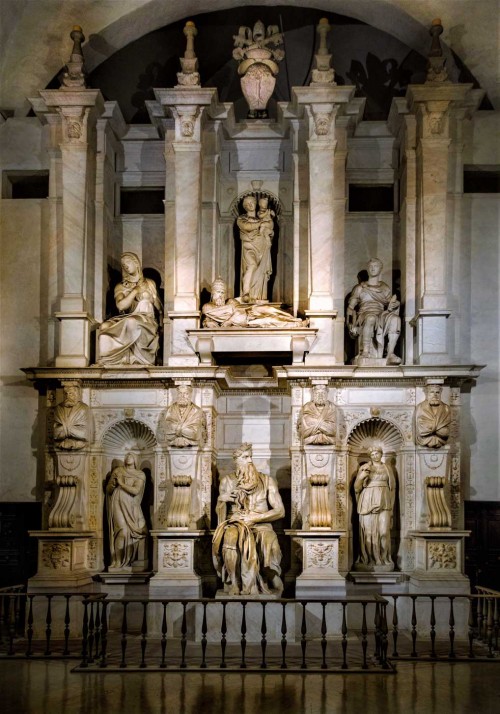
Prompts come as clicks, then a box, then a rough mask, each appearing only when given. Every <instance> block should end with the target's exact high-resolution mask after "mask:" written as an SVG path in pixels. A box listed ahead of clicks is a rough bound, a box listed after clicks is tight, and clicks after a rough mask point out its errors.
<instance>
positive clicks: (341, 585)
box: [285, 528, 346, 598]
mask: <svg viewBox="0 0 500 714" xmlns="http://www.w3.org/2000/svg"><path fill="white" fill-rule="evenodd" d="M285 532H286V534H287V535H289V536H291V537H292V538H293V540H294V541H295V542H296V543H298V544H299V546H300V547H301V548H302V573H301V574H300V575H299V576H298V577H297V580H296V585H295V597H296V598H302V597H303V598H317V597H323V596H324V597H341V596H343V595H345V589H346V583H345V577H344V576H343V575H341V574H340V573H339V540H340V538H341V537H342V536H345V531H332V530H330V529H329V528H318V529H315V530H310V531H292V530H290V531H285Z"/></svg>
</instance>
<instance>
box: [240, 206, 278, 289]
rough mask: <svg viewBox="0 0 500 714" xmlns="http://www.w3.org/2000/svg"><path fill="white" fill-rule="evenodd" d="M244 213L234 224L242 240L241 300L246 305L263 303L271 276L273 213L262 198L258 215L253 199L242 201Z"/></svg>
mask: <svg viewBox="0 0 500 714" xmlns="http://www.w3.org/2000/svg"><path fill="white" fill-rule="evenodd" d="M243 209H244V210H245V213H244V214H242V215H241V216H238V218H237V220H236V224H237V226H238V228H239V230H240V239H241V297H242V298H243V299H244V300H245V301H246V302H252V301H255V300H266V299H267V283H268V282H269V278H270V277H271V274H272V272H273V270H272V266H271V243H272V239H273V235H274V222H273V216H274V211H271V210H270V209H269V208H268V199H267V198H266V197H262V198H261V199H260V201H259V211H258V212H257V199H256V198H255V196H252V195H249V196H245V198H244V199H243Z"/></svg>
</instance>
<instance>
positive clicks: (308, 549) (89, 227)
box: [25, 20, 483, 598]
mask: <svg viewBox="0 0 500 714" xmlns="http://www.w3.org/2000/svg"><path fill="white" fill-rule="evenodd" d="M436 26H439V22H438V24H437V25H436V24H435V25H434V28H435V27H436ZM329 30H330V26H329V24H328V21H327V20H322V21H321V22H320V23H319V25H318V28H317V32H318V38H319V39H318V49H317V54H316V57H315V63H314V68H313V70H312V75H311V76H312V79H311V82H310V84H308V85H307V86H299V87H293V88H292V89H291V101H290V102H278V103H277V116H276V118H275V119H270V118H268V102H269V98H270V97H271V95H272V92H273V88H274V83H275V81H276V80H275V78H276V76H277V74H278V72H279V71H281V70H280V64H279V63H280V62H281V61H282V60H283V57H284V47H283V39H282V36H281V34H280V32H279V30H278V27H275V26H269V27H267V28H266V27H265V26H264V24H263V23H262V22H257V23H256V24H255V26H254V27H252V28H249V27H241V28H240V29H239V32H237V31H236V28H235V38H234V39H235V49H234V58H235V59H236V60H237V61H238V63H239V64H238V73H239V76H240V79H241V89H242V93H243V95H244V96H245V98H246V100H247V103H248V106H249V111H248V118H247V119H246V120H244V121H240V122H236V120H235V115H234V108H233V105H232V104H231V103H222V102H220V101H219V98H218V95H217V91H216V90H215V89H211V88H209V87H204V86H201V84H200V74H199V72H198V70H199V68H200V65H202V63H203V58H202V57H200V58H198V57H197V56H196V51H195V36H196V28H195V26H194V24H193V23H192V22H188V23H187V24H186V26H185V30H184V34H185V36H186V39H187V48H186V52H185V55H184V57H182V58H180V64H181V71H179V73H178V75H177V77H178V84H177V85H176V86H175V87H173V88H157V89H155V97H156V99H155V100H154V101H148V102H147V107H148V111H149V114H150V117H151V121H152V126H149V127H148V128H147V131H148V132H149V133H147V132H146V129H144V128H142V129H141V130H138V129H137V130H134V129H133V128H128V127H127V125H126V124H125V123H124V121H123V119H122V117H121V113H120V109H119V107H118V106H117V104H116V103H115V102H108V101H104V99H103V97H102V95H101V93H100V91H99V90H97V89H91V88H88V87H87V86H86V80H85V72H84V67H83V54H82V49H81V45H82V42H84V39H85V38H84V36H83V33H82V31H81V29H80V28H74V30H73V32H72V33H71V37H72V38H73V41H74V46H73V50H72V52H71V57H70V60H69V62H68V64H67V70H66V72H65V74H64V75H63V77H62V84H61V86H60V88H59V89H45V90H42V91H40V93H39V95H38V96H36V97H34V98H32V99H31V100H30V101H31V103H32V106H33V110H34V112H35V113H36V116H37V117H38V119H39V120H40V122H42V124H44V125H48V126H49V127H50V132H49V134H48V136H49V137H50V145H49V146H48V147H47V150H48V152H49V154H50V176H51V179H50V180H51V187H52V188H51V191H53V195H54V196H57V198H58V199H59V201H58V202H57V206H56V205H55V204H54V206H53V214H52V218H51V221H52V223H51V225H52V228H53V241H54V250H56V251H57V254H58V256H59V258H58V260H60V261H62V263H61V265H62V273H61V274H62V283H61V284H60V285H59V300H58V306H57V309H56V310H55V311H54V313H53V315H52V317H53V318H54V321H55V323H56V324H55V328H54V329H55V330H56V333H55V334H56V341H55V344H56V345H57V350H56V354H55V359H54V361H53V363H52V364H47V365H43V364H42V366H38V367H34V368H26V369H25V372H26V373H27V374H28V376H29V378H30V379H32V380H33V381H34V384H35V387H36V388H37V389H38V390H39V392H40V399H41V403H42V408H41V409H40V415H41V417H40V418H43V419H45V423H46V431H45V447H44V455H43V468H44V473H45V502H44V522H43V527H42V530H40V531H37V532H35V533H32V536H33V537H35V538H37V539H38V546H39V559H38V572H37V574H36V575H35V576H34V577H33V578H32V579H31V580H30V583H29V588H30V590H31V591H33V592H36V591H42V592H43V591H57V590H58V589H59V590H60V591H68V590H71V589H75V590H78V589H80V590H84V589H85V588H88V587H89V585H90V584H91V582H92V581H95V582H97V583H101V587H102V588H103V590H104V591H106V592H110V593H113V594H117V593H118V594H120V593H122V594H125V595H126V594H127V593H128V594H133V593H136V592H139V590H140V592H142V593H143V592H145V591H146V592H149V593H150V594H152V595H155V596H164V597H184V598H189V597H191V598H193V597H199V596H201V595H202V594H207V595H210V596H214V597H219V598H223V597H243V596H245V597H255V598H262V597H264V598H269V597H277V596H280V595H281V594H282V593H284V594H285V595H286V596H292V597H293V596H297V597H304V598H307V597H308V596H309V597H317V596H318V595H319V594H320V595H321V596H324V597H328V596H329V595H330V596H333V595H343V594H346V593H347V594H350V593H356V592H358V593H359V592H370V591H371V590H370V589H372V590H373V592H382V593H383V592H387V591H388V590H390V589H391V588H392V589H393V590H394V588H398V589H399V591H400V592H416V593H425V592H439V591H441V592H457V593H459V592H467V590H468V587H469V584H468V579H467V578H466V577H465V575H464V539H465V538H466V537H467V532H466V531H465V530H464V527H463V500H464V490H463V489H464V483H463V476H462V468H461V460H462V456H463V454H462V446H461V428H462V427H461V415H462V401H461V396H462V391H463V389H464V385H466V384H467V385H469V386H470V383H471V381H472V382H474V380H475V379H476V378H477V377H478V375H479V371H480V368H479V367H476V366H473V365H468V364H464V362H463V361H462V360H460V359H459V356H458V348H457V344H458V339H459V338H458V335H459V333H460V330H461V329H462V327H463V326H462V327H461V325H460V320H461V317H460V314H459V313H457V312H456V311H454V307H453V306H454V297H453V295H454V291H455V289H456V286H455V284H454V282H453V279H452V275H451V267H450V263H449V260H450V258H449V256H450V255H451V254H453V251H454V250H455V249H456V248H457V246H456V245H455V241H458V240H459V234H458V232H454V230H453V226H452V225H451V222H450V216H451V215H452V214H453V210H454V209H453V200H454V198H453V197H454V196H455V195H456V194H457V192H458V191H459V189H458V187H457V186H456V181H457V179H456V178H455V176H456V175H458V173H457V171H456V166H457V164H458V163H460V161H461V160H462V159H461V153H460V152H461V151H462V150H463V141H464V139H463V136H464V134H463V127H464V126H465V125H466V124H467V123H468V122H470V121H471V117H472V116H473V114H474V111H475V109H476V108H477V106H478V104H479V102H480V100H481V98H482V95H483V93H482V90H478V89H473V88H472V85H470V84H456V83H453V82H451V81H450V80H449V78H448V76H447V71H446V67H445V63H444V57H443V56H442V52H440V46H439V35H436V34H435V32H434V36H433V37H434V39H433V42H432V47H433V49H432V52H431V55H430V58H429V69H428V76H427V80H426V81H425V82H424V83H422V84H412V85H409V88H408V91H407V94H406V97H404V98H403V97H401V98H395V99H394V100H393V103H392V108H391V111H390V115H389V119H388V122H372V123H371V124H372V126H370V127H367V126H366V124H367V123H366V122H363V121H362V117H363V108H364V99H362V98H359V97H355V96H354V95H355V88H354V87H353V86H350V85H348V84H345V85H340V84H339V85H337V84H336V82H335V72H334V69H333V63H332V55H331V54H330V53H329V51H328V50H327V44H326V38H327V34H328V32H329ZM436 40H437V45H436ZM430 45H431V42H430V41H429V46H430ZM436 47H437V49H436ZM141 131H142V132H143V133H144V132H146V133H147V143H148V145H149V146H152V145H154V146H157V147H159V148H158V150H159V152H160V153H159V155H161V156H162V157H163V158H162V160H164V169H165V184H164V190H165V194H164V205H165V221H164V226H163V224H161V227H160V229H159V230H160V239H159V240H157V241H156V242H154V243H152V245H155V246H157V247H158V246H159V248H158V249H155V251H154V252H152V251H151V250H145V249H144V246H143V243H142V238H141V235H140V231H139V232H136V233H133V232H132V233H130V234H127V236H126V239H125V237H122V239H121V240H119V239H118V238H117V236H116V234H115V233H114V230H113V210H114V209H113V201H114V192H115V185H116V182H117V181H118V175H117V168H116V167H121V168H120V170H121V171H122V172H123V175H125V174H126V170H125V169H124V168H123V167H126V166H134V165H135V164H134V162H135V163H137V157H138V152H140V151H141V150H142V149H143V144H144V143H145V142H144V137H143V136H141V134H140V132H141ZM370 152H372V153H371V154H370V156H371V158H370V161H372V165H371V168H368V169H366V171H367V176H369V177H371V178H372V179H373V177H374V176H378V177H379V179H380V177H382V178H381V180H385V179H386V174H388V173H390V174H391V176H392V180H395V181H396V182H397V185H398V190H399V199H398V200H399V206H400V210H399V220H398V222H397V239H394V240H393V235H392V227H391V225H392V224H391V225H389V224H387V225H386V226H385V227H384V225H385V224H384V225H382V224H381V225H382V227H380V226H379V228H378V229H376V232H375V233H373V234H372V235H370V236H368V237H367V238H366V240H365V241H364V243H363V242H360V241H357V242H354V243H355V245H356V246H358V247H357V249H353V247H352V246H353V240H352V233H353V230H354V228H353V223H352V220H351V219H350V218H349V216H348V212H347V206H346V195H347V193H346V187H347V178H348V174H349V172H351V173H352V174H353V175H354V174H356V172H357V175H358V178H359V176H361V177H362V174H363V171H364V170H365V169H363V167H366V166H368V164H369V162H368V163H367V162H366V161H363V157H364V156H365V154H366V153H368V154H369V153H370ZM375 154H377V156H379V157H380V156H381V157H382V159H381V164H383V168H381V165H380V166H378V167H377V164H376V163H373V162H374V161H375V159H373V156H374V155H375ZM365 180H366V177H365ZM375 180H378V179H375ZM157 230H158V229H157ZM90 245H91V246H92V250H90V249H89V246H90ZM360 246H361V247H360ZM108 265H112V266H114V268H115V272H116V273H117V279H116V281H115V282H114V283H113V284H111V285H110V286H109V288H110V295H111V296H112V300H111V305H112V309H111V310H108V311H107V310H106V304H105V294H106V289H107V285H106V274H107V268H108ZM118 268H119V270H118ZM48 270H49V273H50V271H51V270H53V268H48ZM47 280H48V281H49V282H51V281H52V282H51V284H52V283H53V282H56V281H55V279H54V276H53V275H52V274H51V273H50V274H48V275H47ZM203 296H204V297H203ZM26 367H28V366H26ZM469 386H468V387H467V389H469ZM96 587H97V586H96ZM138 589H139V590H138Z"/></svg>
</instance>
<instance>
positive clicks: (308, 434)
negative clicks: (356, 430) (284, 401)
mask: <svg viewBox="0 0 500 714" xmlns="http://www.w3.org/2000/svg"><path fill="white" fill-rule="evenodd" d="M297 431H298V432H299V436H300V438H301V439H302V443H303V444H306V445H309V444H314V445H316V446H325V445H327V444H335V407H334V406H333V404H332V403H331V402H330V401H328V399H327V388H326V386H325V385H324V384H316V385H314V387H313V389H312V400H311V401H310V402H307V404H304V406H303V407H302V409H301V410H300V413H299V418H298V421H297Z"/></svg>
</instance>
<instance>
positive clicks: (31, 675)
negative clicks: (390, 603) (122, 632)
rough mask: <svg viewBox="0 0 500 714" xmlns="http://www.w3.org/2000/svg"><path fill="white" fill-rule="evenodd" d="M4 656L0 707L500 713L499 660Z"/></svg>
mask: <svg viewBox="0 0 500 714" xmlns="http://www.w3.org/2000/svg"><path fill="white" fill-rule="evenodd" d="M73 666H74V663H72V662H61V661H59V662H56V661H53V662H43V661H31V662H26V661H23V662H14V661H3V662H0V711H1V712H2V714H11V713H12V714H14V713H15V714H87V713H88V714H101V712H102V713H103V714H104V713H106V714H135V713H136V712H137V714H156V713H157V712H162V713H165V714H220V713H222V712H224V713H225V714H255V713H259V714H280V713H281V712H286V714H341V713H342V714H344V713H347V712H349V713H350V712H352V713H353V714H354V713H356V714H358V713H359V714H434V713H435V714H448V713H450V714H466V713H467V714H468V713H469V712H470V714H476V713H481V714H497V712H500V663H498V664H493V663H492V664H490V663H477V664H474V665H469V664H466V663H464V664H462V663H456V664H452V665H450V664H446V663H442V664H441V663H440V664H430V663H421V664H420V663H419V664H414V663H400V664H398V671H397V674H395V675H394V674H389V675H387V674H365V675H363V674H329V675H321V674H307V675H302V674H266V675H262V674H260V673H255V674H246V675H241V674H225V675H222V674H218V673H216V674H212V673H206V674H198V673H188V674H177V673H168V674H163V673H153V672H150V673H142V672H141V673H137V672H136V673H133V672H130V673H127V674H121V673H120V674H118V673H109V674H108V673H107V674H80V673H73V672H71V669H72V667H73Z"/></svg>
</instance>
